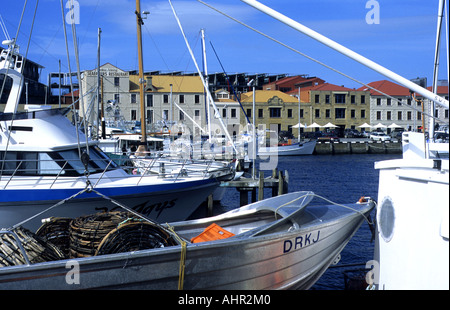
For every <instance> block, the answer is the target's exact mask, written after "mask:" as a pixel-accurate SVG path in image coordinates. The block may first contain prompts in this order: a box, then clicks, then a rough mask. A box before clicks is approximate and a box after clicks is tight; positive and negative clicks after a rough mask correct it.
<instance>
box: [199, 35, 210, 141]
mask: <svg viewBox="0 0 450 310" xmlns="http://www.w3.org/2000/svg"><path fill="white" fill-rule="evenodd" d="M200 31H201V35H202V52H203V74H204V76H205V83H206V85H207V86H208V87H209V78H208V65H207V62H206V44H205V29H201V30H200ZM206 91H207V90H206V89H205V112H206V114H205V116H206V123H207V125H208V135H209V141H211V119H210V113H209V112H210V111H209V101H208V96H207V95H206Z"/></svg>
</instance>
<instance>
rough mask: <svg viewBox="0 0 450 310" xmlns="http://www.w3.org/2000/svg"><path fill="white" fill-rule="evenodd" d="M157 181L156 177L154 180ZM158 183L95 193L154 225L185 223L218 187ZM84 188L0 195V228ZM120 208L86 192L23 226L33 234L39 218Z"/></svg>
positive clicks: (207, 183)
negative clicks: (144, 217)
mask: <svg viewBox="0 0 450 310" xmlns="http://www.w3.org/2000/svg"><path fill="white" fill-rule="evenodd" d="M153 178H156V177H153ZM181 181H182V180H177V182H174V181H173V180H167V182H165V183H164V182H162V181H161V180H160V181H159V183H157V184H148V185H146V184H139V185H130V184H127V185H122V186H98V187H94V188H95V190H96V191H98V192H99V193H101V194H103V195H105V196H106V197H108V198H111V199H114V200H115V201H117V202H119V203H121V204H123V205H125V206H126V207H128V208H130V209H133V210H135V211H136V212H139V213H140V214H143V215H145V216H147V217H149V218H151V219H153V220H155V221H157V222H160V223H165V222H170V221H180V220H186V219H187V218H188V217H189V216H190V215H191V214H192V213H193V212H194V211H195V210H196V209H197V208H198V206H199V205H200V204H201V203H202V202H203V201H205V200H206V199H207V197H208V196H209V195H211V194H212V193H213V191H214V190H215V189H216V188H217V187H218V184H219V183H218V182H217V181H216V180H215V179H200V180H195V181H188V182H181ZM83 189H84V187H71V188H69V187H68V188H58V187H56V188H52V189H48V188H41V189H39V188H34V189H8V190H2V191H1V192H0V227H2V228H8V227H12V226H13V225H16V224H17V223H19V222H21V221H24V220H26V219H28V218H30V217H32V216H34V215H35V214H38V213H40V212H42V211H44V210H46V209H47V208H49V207H52V206H54V205H56V204H57V203H59V202H61V200H63V199H68V198H69V197H72V196H74V195H77V194H78V193H80V191H82V190H83ZM117 208H119V207H118V206H117V204H114V203H113V202H112V201H111V200H109V199H105V198H103V197H101V196H99V195H98V194H96V193H95V192H85V193H82V194H80V195H78V196H76V197H74V198H72V199H70V200H67V201H66V202H64V203H63V204H61V205H60V206H58V207H56V208H54V209H51V210H49V211H47V212H45V213H43V214H41V215H40V216H39V217H36V218H34V219H32V220H30V221H28V222H26V223H24V224H23V225H22V226H24V227H26V228H28V229H31V230H36V229H37V228H38V227H39V226H40V225H41V219H42V218H48V217H51V216H59V217H70V218H75V217H78V216H81V215H86V214H92V213H95V212H99V211H102V210H105V211H108V210H112V209H117Z"/></svg>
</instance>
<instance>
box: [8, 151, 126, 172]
mask: <svg viewBox="0 0 450 310" xmlns="http://www.w3.org/2000/svg"><path fill="white" fill-rule="evenodd" d="M85 150H86V148H81V149H80V151H79V150H78V148H74V149H70V150H64V151H57V152H28V151H8V152H6V154H5V152H0V160H1V162H0V171H1V175H24V176H36V175H37V176H46V175H66V176H80V175H84V173H85V167H84V164H83V163H82V162H81V160H80V154H82V153H83V152H84V151H85ZM117 167H118V166H117V164H115V163H114V162H113V161H112V160H111V159H110V158H109V157H108V156H107V155H106V154H105V153H103V152H102V151H101V150H100V149H99V148H98V147H97V146H93V147H90V148H89V163H88V165H87V171H88V172H89V173H101V172H103V171H105V169H107V170H113V169H116V168H117Z"/></svg>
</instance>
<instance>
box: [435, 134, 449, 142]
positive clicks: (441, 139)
mask: <svg viewBox="0 0 450 310" xmlns="http://www.w3.org/2000/svg"><path fill="white" fill-rule="evenodd" d="M434 140H435V141H436V142H441V143H442V142H448V140H449V137H448V132H443V131H436V133H435V134H434Z"/></svg>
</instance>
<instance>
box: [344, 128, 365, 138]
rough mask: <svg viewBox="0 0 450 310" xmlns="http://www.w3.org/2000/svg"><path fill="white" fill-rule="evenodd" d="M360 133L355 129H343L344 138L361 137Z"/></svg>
mask: <svg viewBox="0 0 450 310" xmlns="http://www.w3.org/2000/svg"><path fill="white" fill-rule="evenodd" d="M361 137H362V135H361V133H360V132H359V131H358V130H356V129H350V128H347V129H345V130H344V138H361Z"/></svg>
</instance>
